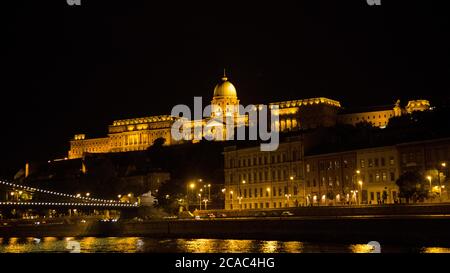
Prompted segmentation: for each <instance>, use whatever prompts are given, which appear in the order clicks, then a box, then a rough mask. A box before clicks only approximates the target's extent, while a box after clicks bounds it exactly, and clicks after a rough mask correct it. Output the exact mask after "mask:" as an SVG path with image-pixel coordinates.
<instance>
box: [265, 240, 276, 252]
mask: <svg viewBox="0 0 450 273" xmlns="http://www.w3.org/2000/svg"><path fill="white" fill-rule="evenodd" d="M277 249H278V242H277V241H265V242H263V243H262V245H261V252H262V253H276V252H277Z"/></svg>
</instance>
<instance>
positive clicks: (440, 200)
mask: <svg viewBox="0 0 450 273" xmlns="http://www.w3.org/2000/svg"><path fill="white" fill-rule="evenodd" d="M440 165H441V167H442V169H443V168H446V167H447V163H445V162H441V164H440ZM438 182H439V202H442V188H443V187H442V185H441V172H440V169H439V168H438Z"/></svg>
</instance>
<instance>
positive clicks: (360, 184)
mask: <svg viewBox="0 0 450 273" xmlns="http://www.w3.org/2000/svg"><path fill="white" fill-rule="evenodd" d="M358 184H359V187H360V188H361V197H360V198H359V200H358V201H359V204H360V205H361V201H362V186H363V182H362V180H359V181H358ZM358 196H359V195H358Z"/></svg>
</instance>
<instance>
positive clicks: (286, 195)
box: [284, 194, 291, 207]
mask: <svg viewBox="0 0 450 273" xmlns="http://www.w3.org/2000/svg"><path fill="white" fill-rule="evenodd" d="M284 196H285V197H286V205H287V207H289V198H290V197H291V194H285V195H284Z"/></svg>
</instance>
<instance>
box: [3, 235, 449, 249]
mask: <svg viewBox="0 0 450 273" xmlns="http://www.w3.org/2000/svg"><path fill="white" fill-rule="evenodd" d="M74 243H75V244H77V245H79V246H80V252H81V253H108V252H119V253H367V252H369V251H370V247H368V246H367V245H364V244H328V243H326V244H321V243H306V242H297V241H262V240H232V239H155V238H141V237H125V238H122V237H108V238H96V237H84V238H56V237H44V238H0V253H29V252H69V248H70V246H71V245H72V246H73V244H74ZM381 248H382V250H381V251H382V252H383V253H405V252H408V253H411V252H413V253H427V252H428V253H450V248H445V247H401V246H383V245H382V246H381Z"/></svg>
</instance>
